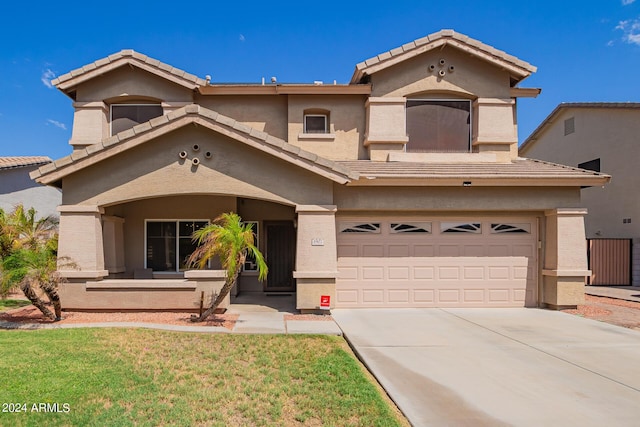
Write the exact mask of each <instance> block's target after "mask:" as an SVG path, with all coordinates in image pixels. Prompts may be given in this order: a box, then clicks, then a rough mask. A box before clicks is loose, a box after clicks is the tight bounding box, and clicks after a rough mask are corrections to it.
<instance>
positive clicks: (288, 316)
mask: <svg viewBox="0 0 640 427" xmlns="http://www.w3.org/2000/svg"><path fill="white" fill-rule="evenodd" d="M284 320H285V321H289V320H317V321H320V322H331V321H333V317H331V316H330V315H328V314H285V315H284Z"/></svg>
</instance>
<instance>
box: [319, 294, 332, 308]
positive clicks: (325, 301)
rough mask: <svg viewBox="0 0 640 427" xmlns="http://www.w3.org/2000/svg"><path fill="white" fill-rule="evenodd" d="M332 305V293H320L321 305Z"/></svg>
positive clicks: (327, 306)
mask: <svg viewBox="0 0 640 427" xmlns="http://www.w3.org/2000/svg"><path fill="white" fill-rule="evenodd" d="M330 306H331V296H330V295H320V307H326V308H329V307H330Z"/></svg>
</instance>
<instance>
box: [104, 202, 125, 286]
mask: <svg viewBox="0 0 640 427" xmlns="http://www.w3.org/2000/svg"><path fill="white" fill-rule="evenodd" d="M102 239H103V240H104V266H105V268H106V269H107V270H109V273H110V274H113V273H122V272H123V271H125V270H126V268H125V265H124V218H121V217H119V216H111V215H104V216H103V217H102Z"/></svg>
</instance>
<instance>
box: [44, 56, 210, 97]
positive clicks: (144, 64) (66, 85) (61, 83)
mask: <svg viewBox="0 0 640 427" xmlns="http://www.w3.org/2000/svg"><path fill="white" fill-rule="evenodd" d="M126 64H131V65H135V66H137V67H139V68H142V69H144V70H146V71H149V72H151V73H153V74H156V75H160V76H163V77H165V78H167V79H168V80H171V81H174V82H175V83H178V84H181V85H183V86H186V87H188V88H191V89H195V88H197V87H198V86H203V85H205V84H206V82H205V80H204V79H201V78H199V77H197V76H194V75H193V74H189V73H187V72H186V71H184V70H181V69H179V68H175V67H172V66H171V65H168V64H165V63H163V62H160V61H158V60H157V59H153V58H150V57H148V56H147V55H144V54H142V53H139V52H136V51H134V50H131V49H123V50H121V51H120V52H117V53H114V54H112V55H109V56H107V57H106V58H102V59H99V60H97V61H94V62H92V63H90V64H87V65H85V66H83V67H81V68H78V69H75V70H73V71H71V72H69V73H66V74H63V75H61V76H59V77H57V78H55V79H53V80H52V81H51V84H52V85H54V86H56V87H57V88H58V89H60V90H62V91H66V90H67V89H71V88H72V87H73V86H75V85H77V84H79V83H82V82H84V81H86V80H89V79H92V78H94V77H97V76H99V75H102V74H104V73H106V72H108V71H111V70H113V69H115V68H118V67H121V66H123V65H126Z"/></svg>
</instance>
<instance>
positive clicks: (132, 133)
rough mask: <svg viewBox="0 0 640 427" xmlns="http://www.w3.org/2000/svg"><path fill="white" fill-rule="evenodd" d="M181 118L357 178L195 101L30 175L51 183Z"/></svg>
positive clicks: (322, 170) (319, 169)
mask: <svg viewBox="0 0 640 427" xmlns="http://www.w3.org/2000/svg"><path fill="white" fill-rule="evenodd" d="M182 120H184V122H185V124H186V123H197V124H199V125H202V126H204V127H209V128H211V129H214V130H217V131H219V132H221V133H223V134H225V135H227V136H229V137H231V138H235V139H236V140H238V141H241V142H245V143H247V144H248V145H251V146H253V147H255V148H257V149H259V150H262V151H265V152H268V153H269V154H272V155H274V156H276V157H279V158H281V159H283V160H285V161H288V162H290V163H294V164H297V165H299V166H302V167H306V168H307V169H309V170H312V171H315V172H316V173H318V174H320V175H323V176H325V177H327V178H329V179H332V180H334V181H337V182H341V183H345V182H348V181H350V180H352V179H357V178H358V174H357V173H355V172H353V171H351V170H350V169H348V168H347V167H345V166H343V165H340V164H339V163H337V162H334V161H332V160H328V159H325V158H324V157H320V156H318V155H316V154H314V153H311V152H309V151H306V150H303V149H301V148H299V147H297V146H295V145H292V144H289V143H287V142H286V141H284V140H282V139H279V138H276V137H274V136H271V135H269V134H267V133H265V132H262V131H259V130H257V129H255V128H252V127H250V126H248V125H245V124H243V123H240V122H237V121H235V120H234V119H232V118H230V117H227V116H223V115H222V114H218V113H216V112H215V111H212V110H209V109H207V108H204V107H201V106H200V105H197V104H190V105H187V106H185V107H182V108H180V109H177V110H175V111H172V112H170V113H168V114H166V115H164V116H160V117H156V118H154V119H151V120H150V121H148V122H145V123H142V124H139V125H137V126H134V127H133V128H131V129H127V130H125V131H122V132H120V133H118V134H117V135H114V136H112V137H110V138H108V139H106V140H104V141H102V142H99V143H96V144H93V145H90V146H88V147H86V148H84V149H82V150H77V151H74V152H73V153H72V154H71V155H69V156H67V157H63V158H61V159H58V160H56V161H54V162H53V163H50V164H48V165H45V166H43V167H41V168H40V169H38V170H35V171H33V172H32V173H31V178H32V179H35V180H36V181H37V182H40V183H43V184H51V183H53V182H56V181H57V180H59V179H60V178H62V177H64V176H66V175H68V174H70V173H73V172H75V171H76V170H79V169H82V168H84V167H88V166H90V165H92V164H95V163H97V162H99V161H101V160H102V159H105V158H108V157H110V156H112V155H116V154H118V153H120V152H122V151H123V150H126V149H128V148H130V147H133V146H135V145H138V144H140V143H143V142H146V141H147V140H148V139H150V138H157V137H158V136H159V135H160V134H162V132H164V131H165V130H166V132H171V131H173V130H174V129H175V126H173V124H174V123H178V122H180V121H182Z"/></svg>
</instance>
